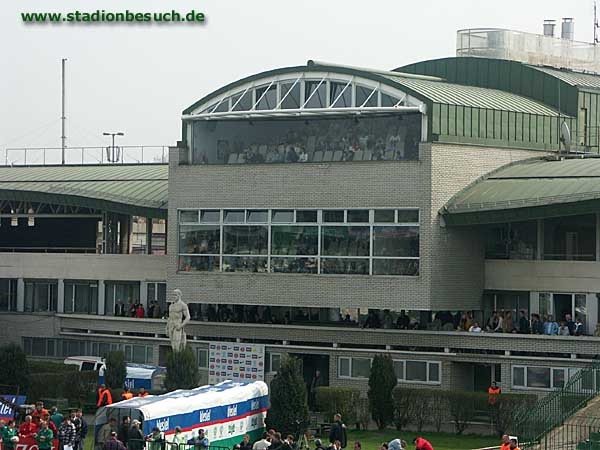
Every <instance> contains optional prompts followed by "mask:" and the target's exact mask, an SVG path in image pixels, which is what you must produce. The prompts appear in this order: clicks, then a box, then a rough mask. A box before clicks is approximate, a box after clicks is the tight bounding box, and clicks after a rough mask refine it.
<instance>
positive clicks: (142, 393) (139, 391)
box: [137, 387, 150, 397]
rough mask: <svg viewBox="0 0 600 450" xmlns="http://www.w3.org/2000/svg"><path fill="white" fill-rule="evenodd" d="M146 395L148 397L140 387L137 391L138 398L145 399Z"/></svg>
mask: <svg viewBox="0 0 600 450" xmlns="http://www.w3.org/2000/svg"><path fill="white" fill-rule="evenodd" d="M147 395H150V394H148V393H147V392H146V389H144V388H143V387H141V388H140V389H139V390H138V395H137V396H138V397H146V396H147Z"/></svg>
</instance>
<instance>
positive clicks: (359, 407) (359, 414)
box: [356, 397, 371, 430]
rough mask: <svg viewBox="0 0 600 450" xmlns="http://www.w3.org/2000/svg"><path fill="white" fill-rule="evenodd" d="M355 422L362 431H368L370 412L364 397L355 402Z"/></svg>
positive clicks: (366, 399)
mask: <svg viewBox="0 0 600 450" xmlns="http://www.w3.org/2000/svg"><path fill="white" fill-rule="evenodd" d="M356 421H357V423H358V426H359V428H362V429H363V430H368V429H369V423H371V411H369V399H368V398H366V397H360V398H359V399H358V401H357V402H356Z"/></svg>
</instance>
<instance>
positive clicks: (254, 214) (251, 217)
mask: <svg viewBox="0 0 600 450" xmlns="http://www.w3.org/2000/svg"><path fill="white" fill-rule="evenodd" d="M268 221H269V213H268V211H267V210H266V209H258V210H250V211H248V212H247V213H246V222H247V223H267V222H268Z"/></svg>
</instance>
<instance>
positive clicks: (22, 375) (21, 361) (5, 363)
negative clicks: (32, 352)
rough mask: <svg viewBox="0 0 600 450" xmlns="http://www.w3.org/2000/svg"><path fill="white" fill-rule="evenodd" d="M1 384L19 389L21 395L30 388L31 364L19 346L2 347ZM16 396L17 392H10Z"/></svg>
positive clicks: (0, 348)
mask: <svg viewBox="0 0 600 450" xmlns="http://www.w3.org/2000/svg"><path fill="white" fill-rule="evenodd" d="M0 380H1V381H0V382H1V383H2V384H4V385H7V386H11V387H10V388H9V389H17V388H18V390H19V392H20V393H25V392H28V389H29V386H30V370H29V363H28V362H27V357H26V356H25V352H23V350H21V347H19V346H18V345H17V344H5V345H2V346H0ZM10 393H11V394H14V393H16V392H10Z"/></svg>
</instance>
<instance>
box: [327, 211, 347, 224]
mask: <svg viewBox="0 0 600 450" xmlns="http://www.w3.org/2000/svg"><path fill="white" fill-rule="evenodd" d="M323 222H328V223H332V222H336V223H344V210H343V209H340V210H337V209H326V210H325V211H323Z"/></svg>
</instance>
